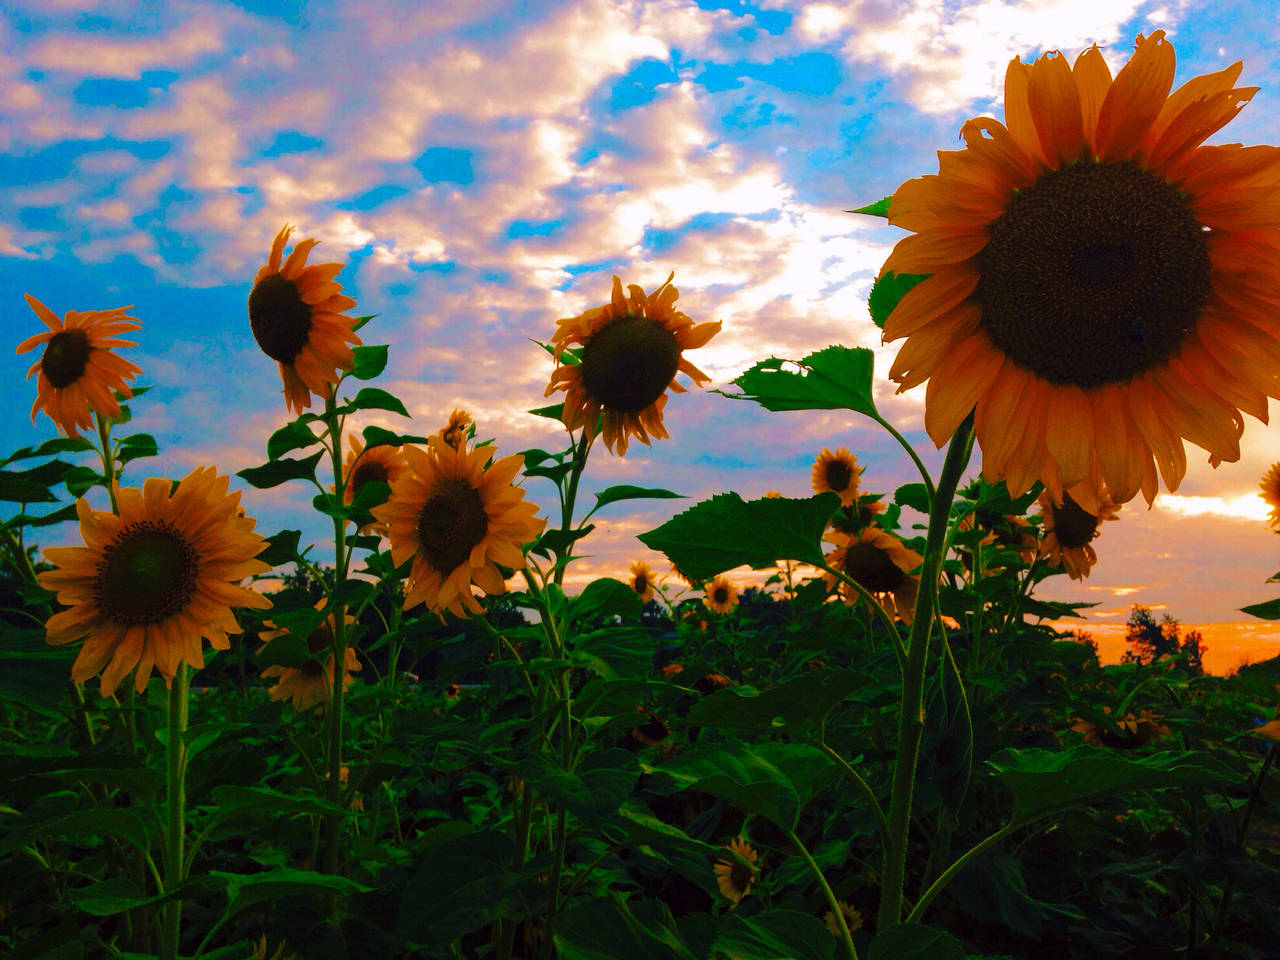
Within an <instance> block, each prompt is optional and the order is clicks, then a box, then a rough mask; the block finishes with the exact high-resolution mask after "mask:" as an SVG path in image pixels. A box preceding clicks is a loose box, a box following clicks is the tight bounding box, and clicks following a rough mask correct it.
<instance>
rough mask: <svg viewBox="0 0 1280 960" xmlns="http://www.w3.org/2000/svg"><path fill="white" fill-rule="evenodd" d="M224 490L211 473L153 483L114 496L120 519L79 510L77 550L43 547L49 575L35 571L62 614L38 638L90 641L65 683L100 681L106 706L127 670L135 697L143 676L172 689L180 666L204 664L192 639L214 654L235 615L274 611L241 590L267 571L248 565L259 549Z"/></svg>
mask: <svg viewBox="0 0 1280 960" xmlns="http://www.w3.org/2000/svg"><path fill="white" fill-rule="evenodd" d="M227 485H228V478H227V477H225V476H219V475H218V474H217V472H216V471H215V470H214V468H213V467H197V468H196V469H195V470H193V471H192V472H191V473H190V474H189V475H188V476H187V477H186V478H185V479H184V480H183V481H182V482H181V483H179V484H178V487H177V489H176V490H173V489H172V486H173V485H172V484H171V483H170V482H169V481H168V480H165V479H163V478H160V477H151V478H149V479H148V480H146V481H145V482H144V483H143V485H142V489H141V490H138V489H136V488H133V487H125V488H122V489H120V490H118V491H117V494H116V501H117V503H118V504H119V509H120V513H119V515H116V514H113V513H109V512H107V511H104V510H92V509H90V508H89V504H88V503H87V502H86V501H85V500H84V499H83V498H81V499H79V500H77V501H76V513H77V514H79V516H80V533H81V535H82V536H83V537H84V542H85V545H84V546H83V547H48V548H46V549H45V551H44V555H45V557H46V559H48V560H49V562H50V563H52V564H54V566H55V569H53V570H48V571H45V572H44V573H41V574H38V577H39V580H40V584H41V586H43V587H45V589H47V590H53V591H55V592H57V594H58V602H59V603H62V604H64V605H66V606H68V607H70V608H71V609H69V610H64V611H62V612H61V613H57V614H54V615H53V616H52V617H50V618H49V622H48V624H47V625H46V628H45V629H46V640H47V641H48V642H49V643H52V644H64V643H71V642H72V641H74V640H79V639H80V638H81V637H87V638H88V639H87V640H86V641H85V644H84V646H83V647H81V649H80V654H79V656H77V657H76V660H75V663H74V664H72V667H71V679H72V680H74V681H75V682H76V683H83V682H84V681H85V680H88V679H89V678H90V677H92V676H94V675H96V674H98V673H101V674H102V695H103V696H104V697H105V696H109V695H110V694H111V693H112V692H113V691H114V690H115V689H116V687H117V686H118V685H119V683H120V680H121V678H122V677H124V675H125V674H127V673H128V672H129V671H130V670H132V669H133V668H134V667H135V666H136V667H137V668H138V669H137V675H136V677H135V680H134V685H135V686H136V688H137V689H138V690H139V691H142V690H143V689H144V688H145V687H146V685H147V680H148V679H149V678H150V676H151V669H152V667H155V668H156V669H157V670H159V671H160V674H161V675H162V676H163V677H164V679H165V683H166V684H170V683H172V682H173V678H174V675H175V674H176V673H177V671H178V665H179V664H180V663H182V662H183V661H185V662H187V663H189V664H191V666H193V667H195V668H197V669H199V668H200V667H203V666H204V654H203V651H202V649H201V643H200V638H201V637H207V638H208V639H209V642H210V644H211V645H212V646H213V648H214V649H215V650H226V649H228V648H229V647H230V643H229V642H228V641H227V634H228V633H239V632H240V626H239V624H237V623H236V619H235V617H234V616H233V615H232V613H231V608H232V607H257V608H259V609H266V608H269V607H270V606H271V601H270V600H268V599H267V598H266V597H264V596H262V594H260V593H257V592H256V591H254V590H251V589H249V588H247V587H242V586H240V585H239V581H240V580H242V579H243V578H244V577H247V576H250V575H251V574H255V573H265V572H267V571H268V570H270V569H271V568H270V567H269V566H267V564H265V563H263V562H262V561H261V560H255V559H254V557H256V556H257V555H258V554H259V553H261V552H262V551H263V550H264V549H265V548H266V546H267V542H266V540H264V539H263V538H262V536H261V535H260V534H257V533H254V532H253V528H254V524H255V521H254V520H253V519H252V518H250V517H241V516H237V515H236V508H237V506H238V505H239V503H240V494H239V493H238V492H237V493H228V492H227ZM171 491H172V492H171Z"/></svg>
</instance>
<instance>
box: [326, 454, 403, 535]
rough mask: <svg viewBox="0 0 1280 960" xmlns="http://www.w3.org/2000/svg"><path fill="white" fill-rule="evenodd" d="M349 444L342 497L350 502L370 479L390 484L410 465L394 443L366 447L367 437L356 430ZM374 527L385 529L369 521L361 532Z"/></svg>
mask: <svg viewBox="0 0 1280 960" xmlns="http://www.w3.org/2000/svg"><path fill="white" fill-rule="evenodd" d="M347 446H349V447H350V448H351V449H350V450H348V451H347V456H346V458H345V459H344V461H343V464H342V475H343V478H344V479H343V482H344V483H345V484H346V486H345V487H343V489H342V499H343V501H344V502H346V503H348V504H349V503H351V502H352V501H353V500H354V499H355V495H356V491H357V490H359V489H360V488H361V487H362V486H364V485H365V484H366V483H385V484H387V485H388V486H390V485H391V484H394V483H395V482H396V481H397V480H399V479H400V477H401V475H402V474H403V473H404V472H405V471H406V470H408V469H409V466H408V464H407V463H405V459H404V454H403V453H402V452H401V451H400V448H399V447H393V446H391V445H390V444H379V445H377V446H374V447H365V445H364V441H362V440H360V439H359V438H358V437H356V436H355V435H353V434H347ZM370 530H375V531H377V532H379V533H382V532H383V531H382V530H381V529H380V528H379V527H378V525H377V524H369V525H368V526H366V527H361V528H360V533H367V532H369V531H370Z"/></svg>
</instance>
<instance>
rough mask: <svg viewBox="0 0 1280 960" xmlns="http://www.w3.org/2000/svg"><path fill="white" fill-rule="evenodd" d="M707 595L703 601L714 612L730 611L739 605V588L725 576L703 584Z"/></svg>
mask: <svg viewBox="0 0 1280 960" xmlns="http://www.w3.org/2000/svg"><path fill="white" fill-rule="evenodd" d="M702 589H703V591H704V592H705V593H706V596H705V597H703V598H702V603H703V604H704V605H705V606H706V608H707V609H708V610H710V611H711V612H712V613H729V612H731V611H732V610H733V608H734V607H736V606H737V605H738V588H737V587H735V586H734V585H733V584H732V583H730V582H729V581H728V580H726V579H725V578H724V577H716V578H714V579H713V580H710V581H708V582H707V583H704V584H703V585H702Z"/></svg>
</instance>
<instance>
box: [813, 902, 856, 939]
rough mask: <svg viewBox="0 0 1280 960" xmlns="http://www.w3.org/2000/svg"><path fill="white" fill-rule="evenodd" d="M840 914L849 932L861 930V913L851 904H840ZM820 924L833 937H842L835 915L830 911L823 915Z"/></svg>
mask: <svg viewBox="0 0 1280 960" xmlns="http://www.w3.org/2000/svg"><path fill="white" fill-rule="evenodd" d="M840 913H841V915H842V916H843V917H844V922H845V925H846V926H847V927H848V928H849V931H850V932H853V931H854V930H861V929H862V913H861V912H860V911H859V910H858V908H857V907H855V906H853V904H850V903H844V902H841V903H840ZM822 922H823V923H825V924H826V925H827V929H828V930H830V931H831V935H832V936H833V937H840V936H843V933H842V932H841V930H840V924H839V923H838V922H837V921H836V915H835V914H834V913H832V912H831V911H830V910H828V911H827V912H826V913H825V914H823V917H822Z"/></svg>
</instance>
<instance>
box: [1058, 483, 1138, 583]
mask: <svg viewBox="0 0 1280 960" xmlns="http://www.w3.org/2000/svg"><path fill="white" fill-rule="evenodd" d="M1093 492H1094V491H1093V490H1092V489H1090V488H1089V487H1088V486H1087V485H1081V486H1079V487H1076V488H1075V489H1073V490H1071V491H1070V492H1064V493H1063V494H1062V503H1061V504H1055V503H1054V502H1053V498H1052V497H1051V496H1050V495H1049V491H1048V490H1045V491H1044V492H1043V493H1041V494H1040V500H1039V503H1040V516H1041V517H1043V518H1044V534H1043V539H1042V540H1041V541H1040V553H1041V554H1042V555H1043V556H1045V557H1047V558H1048V560H1049V566H1051V567H1064V568H1065V569H1066V571H1067V575H1068V576H1070V577H1071V579H1072V580H1083V579H1084V578H1085V577H1087V576H1088V575H1089V571H1090V570H1092V569H1093V565H1094V564H1095V563H1097V562H1098V554H1097V553H1096V552H1095V551H1094V549H1093V545H1092V543H1091V541H1092V540H1093V538H1094V537H1096V536H1097V535H1098V534H1099V533H1100V532H1101V531H1102V522H1103V521H1104V520H1115V519H1117V517H1116V511H1117V510H1119V509H1120V508H1119V507H1118V506H1117V505H1116V504H1115V503H1114V502H1113V501H1112V499H1111V498H1110V497H1109V496H1107V494H1106V492H1105V491H1104V492H1103V493H1102V494H1101V496H1099V497H1098V499H1097V500H1094V501H1091V500H1090V497H1089V495H1090V494H1092V493H1093ZM1072 493H1074V494H1075V495H1076V496H1077V497H1079V498H1080V499H1081V500H1084V501H1085V502H1084V503H1078V502H1076V500H1075V498H1073V497H1072V495H1071V494H1072Z"/></svg>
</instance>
